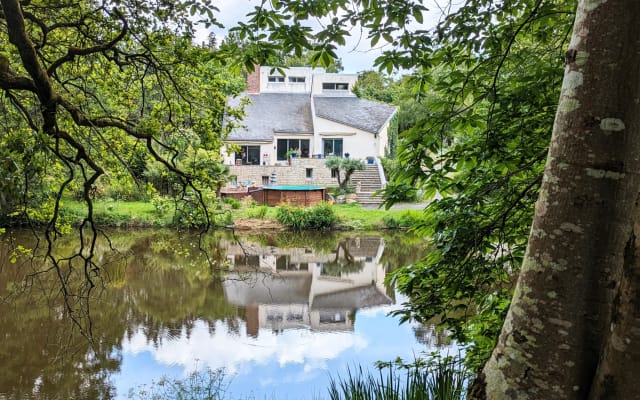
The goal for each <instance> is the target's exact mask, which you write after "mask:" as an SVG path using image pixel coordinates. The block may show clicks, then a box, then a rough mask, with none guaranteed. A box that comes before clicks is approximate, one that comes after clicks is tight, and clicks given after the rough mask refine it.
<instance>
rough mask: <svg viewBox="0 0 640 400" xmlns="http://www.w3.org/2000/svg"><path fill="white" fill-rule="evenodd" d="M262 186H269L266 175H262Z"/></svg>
mask: <svg viewBox="0 0 640 400" xmlns="http://www.w3.org/2000/svg"><path fill="white" fill-rule="evenodd" d="M262 186H269V177H268V176H264V175H263V176H262Z"/></svg>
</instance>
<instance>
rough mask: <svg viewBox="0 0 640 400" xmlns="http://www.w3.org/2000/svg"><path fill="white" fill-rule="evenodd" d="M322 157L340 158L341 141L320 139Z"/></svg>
mask: <svg viewBox="0 0 640 400" xmlns="http://www.w3.org/2000/svg"><path fill="white" fill-rule="evenodd" d="M322 148H323V150H324V156H325V157H329V156H338V157H342V139H322Z"/></svg>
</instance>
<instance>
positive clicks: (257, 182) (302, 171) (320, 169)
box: [229, 158, 338, 186]
mask: <svg viewBox="0 0 640 400" xmlns="http://www.w3.org/2000/svg"><path fill="white" fill-rule="evenodd" d="M325 161H326V160H324V159H316V158H292V159H291V165H243V166H235V165H232V166H229V170H230V174H231V175H233V176H236V178H237V182H238V183H239V184H246V183H247V182H249V183H250V184H251V182H253V184H252V185H254V186H262V185H263V179H264V180H267V181H268V180H269V179H271V176H272V174H275V178H276V182H275V184H276V185H320V186H337V185H338V181H337V179H336V178H332V177H331V170H330V169H329V168H327V167H325V165H324V163H325ZM307 169H310V170H311V171H310V173H311V177H310V178H307Z"/></svg>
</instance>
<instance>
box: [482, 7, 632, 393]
mask: <svg viewBox="0 0 640 400" xmlns="http://www.w3.org/2000/svg"><path fill="white" fill-rule="evenodd" d="M638 21H640V1H637V0H580V1H578V8H577V12H576V19H575V24H574V31H573V35H572V39H571V43H570V44H569V49H568V51H567V53H566V69H565V77H564V82H563V87H562V92H561V96H560V102H559V106H558V111H557V114H556V120H555V125H554V129H553V136H552V141H551V147H550V150H549V155H548V159H547V165H546V168H545V173H544V179H543V183H542V188H541V193H540V197H539V198H538V201H537V203H536V212H535V217H534V221H533V226H532V229H531V234H530V237H529V243H528V247H527V254H526V256H525V260H524V262H523V265H522V270H521V272H520V276H519V279H518V285H517V287H516V291H515V294H514V297H513V301H512V304H511V308H510V309H509V313H508V315H507V318H506V321H505V324H504V326H503V328H502V333H501V335H500V338H499V341H498V344H497V346H496V348H495V349H494V352H493V354H492V356H491V358H490V360H489V361H488V363H487V364H486V366H485V368H484V370H483V372H482V374H481V376H480V379H479V382H482V383H480V384H478V385H477V386H476V388H475V389H476V390H475V391H474V394H473V395H472V398H476V399H477V398H487V399H492V400H494V399H536V400H539V399H605V398H611V399H614V398H615V399H632V398H633V399H637V398H640V392H639V389H638V386H637V385H635V384H634V382H633V377H634V376H635V375H637V374H638V373H640V354H638V353H639V352H640V350H639V349H640V347H639V346H640V341H639V340H638V339H640V338H639V337H638V336H639V335H640V320H639V319H638V317H639V315H640V313H639V312H638V304H637V301H638V300H637V295H636V294H637V289H638V288H637V286H638V277H639V275H640V273H639V261H638V255H639V254H638V253H637V252H638V250H637V249H636V243H635V235H634V231H633V219H634V214H635V213H636V211H635V209H636V205H637V204H636V203H637V200H638V193H639V192H640V176H639V173H640V24H639V23H638Z"/></svg>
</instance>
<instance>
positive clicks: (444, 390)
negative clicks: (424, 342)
mask: <svg viewBox="0 0 640 400" xmlns="http://www.w3.org/2000/svg"><path fill="white" fill-rule="evenodd" d="M467 378H468V375H467V373H466V372H465V369H464V367H463V366H462V365H461V363H460V361H459V360H456V359H454V358H449V357H446V358H438V359H437V360H436V361H435V362H434V363H432V364H429V365H426V364H423V363H414V364H410V365H405V364H394V363H384V364H381V365H379V366H378V371H377V373H373V372H371V371H369V370H364V369H363V368H362V366H358V367H357V368H355V370H352V369H351V368H349V369H347V376H346V377H338V378H333V377H332V378H331V382H330V384H329V399H331V400H461V399H464V397H465V392H466V383H467Z"/></svg>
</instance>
